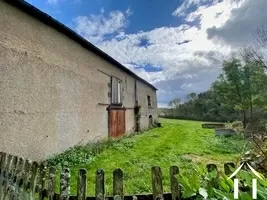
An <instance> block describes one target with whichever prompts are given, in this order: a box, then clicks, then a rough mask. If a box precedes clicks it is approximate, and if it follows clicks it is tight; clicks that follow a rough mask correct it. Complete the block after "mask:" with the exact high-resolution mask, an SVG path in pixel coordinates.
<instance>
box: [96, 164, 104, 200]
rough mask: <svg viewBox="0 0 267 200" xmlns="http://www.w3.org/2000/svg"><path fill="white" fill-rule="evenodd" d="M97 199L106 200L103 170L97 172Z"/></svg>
mask: <svg viewBox="0 0 267 200" xmlns="http://www.w3.org/2000/svg"><path fill="white" fill-rule="evenodd" d="M95 177H96V178H95V179H96V180H95V198H96V200H104V199H105V173H104V171H103V170H102V169H98V170H96V173H95Z"/></svg>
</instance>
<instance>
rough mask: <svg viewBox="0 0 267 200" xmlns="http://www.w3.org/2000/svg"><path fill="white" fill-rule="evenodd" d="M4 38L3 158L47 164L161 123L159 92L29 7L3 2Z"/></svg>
mask: <svg viewBox="0 0 267 200" xmlns="http://www.w3.org/2000/svg"><path fill="white" fill-rule="evenodd" d="M0 30H1V33H0V125H1V126H0V135H1V140H0V151H4V152H7V153H10V154H15V155H18V156H23V157H27V158H30V159H33V160H42V159H45V158H47V157H49V156H51V155H54V154H57V153H60V152H63V151H65V150H66V149H68V148H70V147H73V146H75V145H82V144H86V143H88V142H90V141H95V140H99V139H103V138H107V137H119V136H122V135H124V134H128V133H131V132H134V131H136V130H137V129H145V128H147V127H149V126H150V125H151V124H153V122H154V121H155V120H156V119H157V96H156V91H157V89H156V88H155V87H154V86H153V85H151V84H150V83H148V82H147V81H145V80H144V79H142V78H140V77H139V76H137V75H136V74H135V73H133V72H132V71H130V70H129V69H128V68H126V67H125V66H123V65H122V64H121V63H119V62H118V61H116V60H115V59H114V58H112V57H110V56H109V55H107V54H106V53H105V52H103V51H101V50H100V49H98V48H97V47H95V46H94V45H93V44H91V43H90V42H88V41H87V40H86V39H84V38H82V37H81V36H79V35H78V34H77V33H75V32H74V31H72V30H71V29H69V28H67V27H66V26H64V25H63V24H61V23H60V22H58V21H56V20H55V19H53V18H52V17H50V16H49V15H47V14H45V13H43V12H42V11H40V10H38V9H37V8H35V7H33V6H32V5H30V4H28V3H27V2H25V1H23V0H0ZM138 107H140V110H139V112H140V115H139V114H138V112H137V111H138V109H136V108H138ZM138 116H140V119H139V117H138Z"/></svg>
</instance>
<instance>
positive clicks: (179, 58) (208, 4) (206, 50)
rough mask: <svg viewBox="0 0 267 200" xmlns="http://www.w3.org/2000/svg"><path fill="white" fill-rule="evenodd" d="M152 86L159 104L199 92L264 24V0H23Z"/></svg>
mask: <svg viewBox="0 0 267 200" xmlns="http://www.w3.org/2000/svg"><path fill="white" fill-rule="evenodd" d="M28 2H29V3H30V4H32V5H34V6H35V7H37V8H39V9H40V10H42V11H44V12H46V13H47V14H49V15H51V16H52V17H54V18H56V19H57V20H58V21H60V22H62V23H64V24H65V25H67V26H69V27H70V28H72V29H73V30H74V31H76V32H77V33H78V34H80V35H82V36H83V37H85V38H86V39H88V40H89V41H90V42H92V43H93V44H95V45H96V46H98V47H99V48H100V49H102V50H103V51H105V52H106V53H108V54H110V55H111V56H112V57H114V58H115V59H117V60H118V61H119V62H121V63H122V64H124V65H125V66H126V67H128V68H129V69H131V70H132V71H134V72H135V73H137V74H138V75H139V76H141V77H142V78H144V79H146V80H147V81H149V82H151V83H152V84H154V85H155V86H156V87H157V88H158V89H159V91H158V102H159V106H165V105H167V103H168V102H169V101H170V100H171V99H173V98H175V97H179V98H182V99H183V98H185V97H186V95H187V94H188V93H191V92H196V93H199V92H203V91H205V90H207V89H208V88H209V87H210V84H211V83H212V82H213V81H214V80H215V79H216V77H217V76H218V75H219V73H220V72H221V63H222V60H223V59H225V58H227V57H228V56H230V55H232V54H233V53H236V52H237V51H239V50H240V48H242V46H243V45H245V44H247V43H249V42H251V40H252V31H253V30H255V29H256V28H257V27H258V26H261V25H264V24H266V19H267V12H266V11H265V9H266V8H267V1H266V0H168V1H166V0H44V1H39V0H28Z"/></svg>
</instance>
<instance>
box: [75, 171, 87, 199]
mask: <svg viewBox="0 0 267 200" xmlns="http://www.w3.org/2000/svg"><path fill="white" fill-rule="evenodd" d="M86 181H87V171H86V170H85V169H80V170H79V175H78V183H77V200H86V193H87V182H86Z"/></svg>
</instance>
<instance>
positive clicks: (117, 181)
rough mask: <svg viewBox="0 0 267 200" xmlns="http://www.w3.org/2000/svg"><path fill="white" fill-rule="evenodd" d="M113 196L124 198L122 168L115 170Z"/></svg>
mask: <svg viewBox="0 0 267 200" xmlns="http://www.w3.org/2000/svg"><path fill="white" fill-rule="evenodd" d="M113 196H114V200H115V199H117V200H119V199H123V172H122V170H121V169H115V170H114V171H113Z"/></svg>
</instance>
